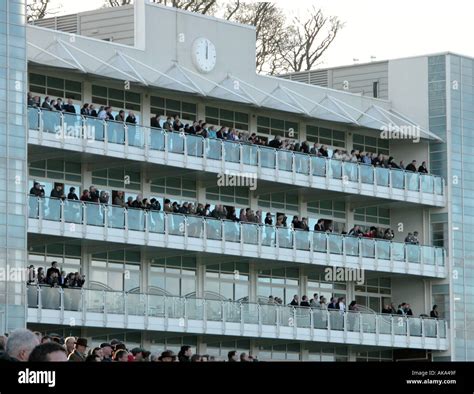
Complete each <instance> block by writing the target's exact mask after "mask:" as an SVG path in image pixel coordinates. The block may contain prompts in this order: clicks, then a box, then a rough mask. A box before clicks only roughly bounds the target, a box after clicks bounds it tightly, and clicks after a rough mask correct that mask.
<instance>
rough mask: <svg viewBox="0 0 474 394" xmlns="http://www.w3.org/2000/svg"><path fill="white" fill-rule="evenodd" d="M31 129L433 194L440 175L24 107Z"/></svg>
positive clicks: (436, 192)
mask: <svg viewBox="0 0 474 394" xmlns="http://www.w3.org/2000/svg"><path fill="white" fill-rule="evenodd" d="M28 123H29V128H30V129H31V130H39V131H41V132H45V133H53V134H56V135H57V137H58V139H59V140H62V141H64V140H66V139H83V140H84V141H100V142H106V143H107V144H120V145H125V146H132V147H138V148H143V149H144V150H145V151H153V150H155V151H165V152H170V153H177V154H182V155H187V156H194V157H203V158H206V159H210V160H221V161H222V160H223V161H225V162H230V163H239V164H242V165H249V166H256V167H258V168H264V169H265V168H268V169H275V170H278V171H283V172H289V173H293V174H304V175H308V176H309V175H311V176H316V177H324V178H327V179H338V180H341V181H342V183H343V184H344V185H347V184H349V182H354V183H358V184H359V185H361V184H371V185H377V186H385V187H390V188H392V189H399V190H404V191H407V192H408V191H415V192H420V193H428V194H434V195H443V194H444V181H443V178H441V177H439V176H436V175H431V174H422V173H417V172H410V171H404V170H399V169H388V168H381V167H373V166H371V165H367V164H362V163H354V162H350V161H341V160H337V159H328V158H325V157H318V156H314V155H309V154H305V153H300V152H293V151H287V150H277V149H274V148H270V147H265V146H259V145H253V144H248V143H244V142H233V141H227V140H221V139H210V138H203V137H201V136H197V135H192V134H185V133H182V132H181V133H180V132H166V131H164V130H162V129H157V128H153V127H147V126H141V125H135V124H129V123H123V122H116V121H104V120H101V119H98V118H95V117H89V116H82V115H78V114H71V113H63V112H59V111H49V110H44V109H38V108H33V107H29V108H28Z"/></svg>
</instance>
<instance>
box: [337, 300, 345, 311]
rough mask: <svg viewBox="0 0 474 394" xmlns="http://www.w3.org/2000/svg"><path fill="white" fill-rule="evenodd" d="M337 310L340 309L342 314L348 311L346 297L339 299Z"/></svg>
mask: <svg viewBox="0 0 474 394" xmlns="http://www.w3.org/2000/svg"><path fill="white" fill-rule="evenodd" d="M336 309H339V310H340V311H341V313H344V312H345V311H346V299H345V298H344V297H339V298H338V299H337V304H336Z"/></svg>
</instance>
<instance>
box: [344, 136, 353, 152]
mask: <svg viewBox="0 0 474 394" xmlns="http://www.w3.org/2000/svg"><path fill="white" fill-rule="evenodd" d="M345 134H346V150H347V151H348V152H349V153H351V150H352V149H353V146H354V133H353V132H346V133H345Z"/></svg>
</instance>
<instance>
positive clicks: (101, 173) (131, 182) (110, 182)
mask: <svg viewBox="0 0 474 394" xmlns="http://www.w3.org/2000/svg"><path fill="white" fill-rule="evenodd" d="M92 183H93V184H94V185H101V186H108V187H116V188H119V189H120V190H121V189H124V188H125V189H130V190H140V189H141V175H140V172H139V171H129V170H126V169H125V168H106V169H104V170H95V171H92Z"/></svg>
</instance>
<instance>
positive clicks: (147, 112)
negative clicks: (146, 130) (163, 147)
mask: <svg viewBox="0 0 474 394" xmlns="http://www.w3.org/2000/svg"><path fill="white" fill-rule="evenodd" d="M141 96H142V105H141V109H142V110H141V114H140V117H141V119H140V122H139V123H140V124H142V125H144V126H149V125H150V119H151V109H150V107H151V105H150V93H149V92H148V91H145V92H143V93H141Z"/></svg>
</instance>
